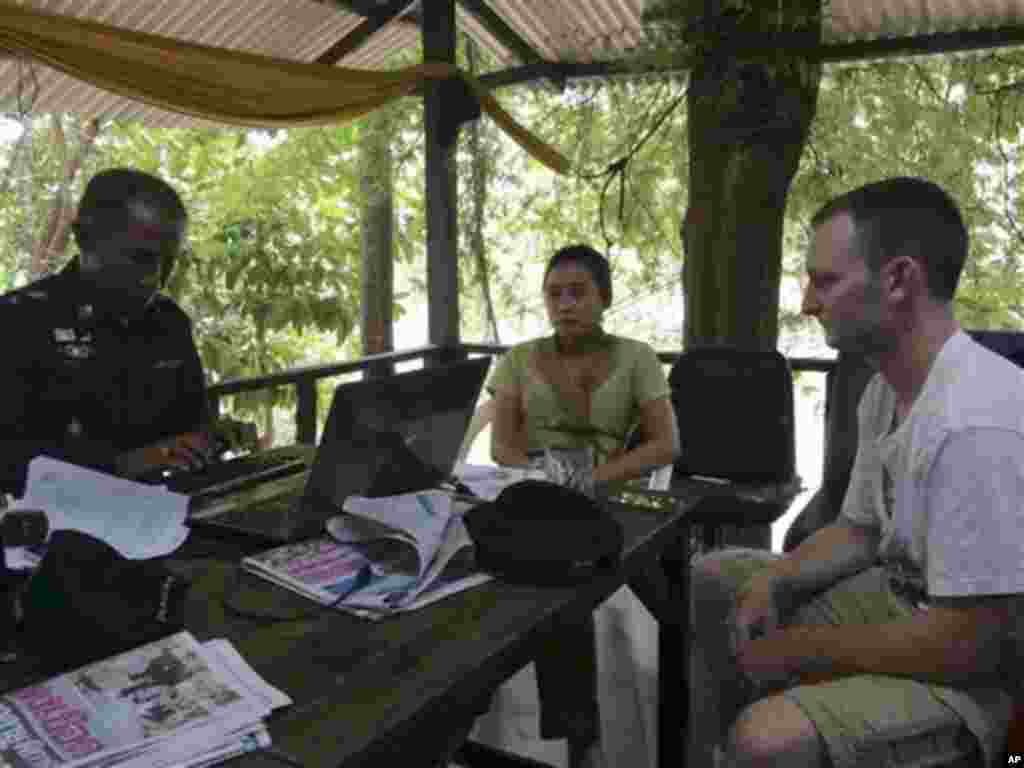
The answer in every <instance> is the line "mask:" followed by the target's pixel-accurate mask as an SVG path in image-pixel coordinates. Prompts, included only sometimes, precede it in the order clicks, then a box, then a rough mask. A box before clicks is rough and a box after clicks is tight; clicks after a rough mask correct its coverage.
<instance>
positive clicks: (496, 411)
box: [488, 245, 679, 766]
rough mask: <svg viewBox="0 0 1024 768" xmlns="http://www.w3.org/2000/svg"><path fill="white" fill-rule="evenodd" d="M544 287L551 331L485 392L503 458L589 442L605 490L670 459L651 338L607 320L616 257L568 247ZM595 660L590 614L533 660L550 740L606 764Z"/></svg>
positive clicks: (664, 401) (517, 459)
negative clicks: (610, 328)
mask: <svg viewBox="0 0 1024 768" xmlns="http://www.w3.org/2000/svg"><path fill="white" fill-rule="evenodd" d="M543 287H544V304H545V307H546V308H547V312H548V319H549V320H550V321H551V325H552V326H553V327H554V334H553V335H551V336H547V337H544V338H540V339H534V340H532V341H528V342H525V343H523V344H519V345H517V346H515V347H513V348H512V349H511V350H509V351H508V352H507V353H506V354H505V355H503V356H502V358H501V360H500V362H499V363H498V366H497V368H496V369H495V371H494V374H493V376H492V378H491V381H490V385H489V387H488V388H489V389H490V391H491V393H492V394H493V396H494V397H493V400H492V406H491V407H492V408H493V426H492V431H491V456H492V458H493V459H494V461H495V462H497V463H498V464H502V465H511V466H525V465H527V464H529V462H530V459H531V457H532V456H533V455H536V454H537V453H539V452H542V451H543V450H544V449H545V448H581V447H586V446H589V447H590V448H592V450H593V454H594V462H595V469H594V473H593V478H592V479H593V483H594V485H595V486H598V487H600V486H602V485H606V484H608V483H614V482H617V481H621V480H628V479H630V478H634V477H640V476H642V475H644V474H647V473H649V472H650V471H651V470H652V469H654V468H656V467H659V466H663V465H665V464H670V463H672V461H673V460H674V459H675V458H676V456H677V455H678V453H679V432H678V427H677V425H676V419H675V413H674V411H673V409H672V404H671V402H670V401H669V388H668V382H667V380H666V378H665V373H664V371H663V369H662V367H661V363H660V362H659V361H658V358H657V356H656V355H655V353H654V350H653V349H651V347H650V346H649V345H647V344H644V343H643V342H640V341H635V340H633V339H626V338H623V337H621V336H615V335H612V334H610V333H606V332H605V331H604V329H603V328H602V327H601V320H602V316H603V314H604V311H605V310H606V309H608V307H609V306H610V305H611V301H612V283H611V271H610V269H609V266H608V262H607V260H606V259H605V258H604V256H602V255H601V254H600V253H598V252H597V251H595V250H594V249H593V248H591V247H589V246H586V245H571V246H567V247H565V248H562V249H560V250H559V251H557V252H556V253H555V254H554V256H552V257H551V260H550V261H549V262H548V265H547V269H546V270H545V272H544V283H543ZM634 428H635V429H637V431H638V436H639V439H638V440H636V441H633V443H632V445H631V447H630V448H629V450H626V438H627V435H629V434H630V432H631V431H632V430H633V429H634ZM596 667H597V664H596V660H595V649H594V623H593V619H592V618H590V619H589V620H588V621H586V622H583V623H581V624H576V625H572V626H562V627H560V628H558V630H557V631H556V632H555V634H553V635H552V643H551V646H550V648H549V649H548V651H546V652H545V653H544V654H543V655H540V656H539V657H538V658H537V660H536V670H537V685H538V689H539V695H540V704H541V736H542V737H543V738H547V739H558V738H567V739H568V740H569V762H570V765H571V766H574V765H597V764H600V762H601V757H600V755H601V752H600V747H599V743H600V742H599V738H598V736H599V722H600V721H599V716H598V708H597V691H596V687H597V686H596Z"/></svg>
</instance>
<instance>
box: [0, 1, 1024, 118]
mask: <svg viewBox="0 0 1024 768" xmlns="http://www.w3.org/2000/svg"><path fill="white" fill-rule="evenodd" d="M22 4H23V5H27V6H29V7H33V8H37V9H39V10H44V11H50V12H54V13H61V14H70V15H75V16H80V17H84V18H89V19H93V20H96V21H101V22H105V23H109V24H114V25H117V26H122V27H127V28H130V29H135V30H140V31H145V32H152V33H156V34H161V35H167V36H170V37H177V38H181V39H183V40H189V41H193V42H199V43H204V44H208V45H216V46H223V47H230V48H236V49H239V50H244V51H252V52H257V53H263V54H267V55H271V56H280V57H284V58H290V59H295V60H299V61H313V60H314V59H316V58H317V57H318V56H320V55H321V54H322V53H324V52H325V51H326V50H327V49H328V48H330V47H331V45H333V44H334V43H336V42H337V41H338V40H340V39H342V38H343V37H344V36H345V35H346V34H348V33H349V32H351V31H352V30H353V29H355V27H357V26H358V25H359V24H360V22H361V21H362V19H361V18H360V17H359V16H356V15H354V14H351V13H346V12H344V11H342V10H340V9H339V8H338V6H337V5H335V4H334V3H333V2H331V1H330V0H322V1H321V2H314V0H247V1H246V2H244V3H240V2H238V0H24V2H23V3H22ZM488 5H489V6H490V7H491V8H492V9H493V10H494V11H495V13H497V14H498V15H499V16H500V17H501V18H502V19H503V20H504V21H505V22H506V23H507V24H508V26H509V27H511V28H512V29H514V30H515V31H516V32H517V33H518V34H519V35H520V37H522V38H523V39H524V40H525V41H526V42H527V43H528V44H529V45H530V46H531V47H532V48H533V49H534V50H535V51H536V52H537V53H539V54H540V55H541V56H542V57H543V58H544V59H546V60H549V61H562V62H583V63H585V62H592V61H595V60H602V59H614V58H619V57H622V56H624V55H626V54H628V53H629V51H631V50H632V49H635V48H636V47H637V46H639V45H640V44H641V43H642V41H643V25H642V22H641V18H642V14H643V8H644V0H488ZM458 22H459V24H460V26H461V28H462V29H463V30H464V31H465V32H466V33H468V34H469V35H470V36H471V37H473V38H474V39H475V40H476V41H477V42H478V43H479V44H480V45H482V46H483V47H484V48H486V49H487V50H488V51H489V52H490V53H491V54H492V55H493V56H494V57H495V58H496V59H497V60H498V61H499V62H501V66H502V67H507V66H514V65H516V64H518V63H520V62H518V61H517V60H516V59H515V57H514V55H513V54H512V53H511V52H510V51H509V50H508V49H507V48H506V47H504V46H503V45H502V44H501V43H500V42H499V41H498V39H497V38H496V37H495V36H494V35H492V34H490V33H489V32H488V31H487V30H486V29H485V28H484V26H483V25H482V24H481V23H480V22H479V21H478V20H477V19H476V18H475V17H474V16H472V15H471V14H469V13H467V12H465V11H463V10H462V9H461V8H460V9H459V12H458ZM1013 25H1018V26H1024V0H831V2H829V3H828V11H827V18H826V21H825V24H824V29H823V36H824V39H825V41H826V42H837V43H842V42H852V41H861V40H875V39H879V38H887V37H902V36H907V35H917V34H931V33H937V32H951V31H958V30H985V29H993V28H998V27H1004V26H1013ZM419 40H420V36H419V31H418V29H417V28H416V27H415V26H414V25H413V24H412V23H410V22H408V21H403V20H396V21H393V22H392V23H390V24H389V25H387V26H386V27H384V28H383V29H381V30H379V31H378V32H377V33H376V34H374V35H373V37H372V38H371V39H370V40H369V42H368V43H367V44H366V45H364V46H363V47H362V48H360V49H359V50H357V51H355V52H354V53H352V54H351V55H349V56H347V57H346V58H345V59H343V60H342V61H341V62H339V64H341V65H343V66H347V67H357V68H371V69H376V68H383V67H384V66H386V61H387V58H388V56H389V55H390V54H392V53H394V52H395V51H396V50H400V49H404V48H408V47H412V46H416V45H418V43H419ZM25 70H26V65H25V63H24V62H18V61H16V60H10V59H8V60H6V61H4V62H3V63H0V109H3V110H4V111H7V112H13V111H16V110H17V105H18V96H19V84H21V85H22V86H24V84H25V82H26V81H25V79H24V78H23V77H22V76H21V75H23V74H24V72H25ZM32 71H33V72H34V74H35V77H36V79H37V82H38V85H39V96H38V99H37V100H36V102H35V104H34V106H33V111H35V112H49V111H67V112H77V113H80V114H85V115H95V116H102V117H107V118H112V117H137V118H140V119H142V120H145V121H146V122H149V123H151V124H158V125H185V124H194V123H195V122H196V121H195V120H193V119H192V118H186V117H184V116H181V115H176V114H170V113H167V112H163V111H161V110H157V109H154V108H152V107H148V106H145V105H142V104H138V103H136V102H131V101H128V100H126V99H123V98H120V97H116V96H113V95H111V94H109V93H106V92H104V91H100V90H98V89H96V88H94V87H92V86H89V85H86V84H84V83H81V82H79V81H76V80H72V79H70V78H68V77H66V76H65V75H62V74H60V73H57V72H55V71H53V70H51V69H49V68H47V67H43V66H32Z"/></svg>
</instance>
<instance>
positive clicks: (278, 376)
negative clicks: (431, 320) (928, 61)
mask: <svg viewBox="0 0 1024 768" xmlns="http://www.w3.org/2000/svg"><path fill="white" fill-rule="evenodd" d="M508 349H509V347H508V345H501V344H461V345H459V346H456V347H438V346H432V345H431V346H425V347H414V348H412V349H406V350H401V351H399V352H388V353H386V354H381V355H370V356H367V357H361V358H359V359H358V360H350V361H347V362H343V363H327V364H324V365H310V366H303V367H301V368H292V369H290V370H287V371H282V372H281V373H274V374H268V375H266V376H254V377H252V378H246V379H231V380H229V381H223V382H218V383H217V384H213V385H211V386H210V388H209V389H208V393H209V396H210V402H211V406H212V408H213V412H214V413H219V410H220V409H219V406H220V400H221V398H223V397H225V396H228V395H234V394H238V393H240V392H251V391H255V390H264V389H276V388H277V387H282V386H294V387H295V390H296V392H295V395H296V408H295V435H296V441H297V442H300V443H307V444H309V445H313V444H315V443H316V425H317V388H316V387H317V382H318V381H319V380H320V379H326V378H330V377H333V376H340V375H344V374H350V373H359V372H361V373H362V374H363V376H364V377H367V376H370V377H376V376H387V375H390V374H391V373H393V372H394V366H395V364H396V363H402V362H408V361H415V360H422V361H423V363H424V365H443V364H445V363H449V362H454V361H455V360H461V359H464V358H466V357H468V356H470V355H472V356H476V355H492V356H498V355H501V354H504V353H505V352H506V351H507V350H508ZM658 359H659V360H661V362H662V363H664V364H665V365H671V364H672V363H674V362H675V361H676V360H677V359H679V353H678V352H659V353H658ZM789 363H790V367H791V368H792V369H793V371H795V372H801V371H811V372H816V373H825V374H830V373H831V371H832V370H833V369H834V368H835V361H834V360H824V359H819V358H807V357H791V358H789ZM825 391H826V408H827V407H828V399H827V398H828V394H827V393H828V388H827V387H826V390H825ZM823 428H824V427H823Z"/></svg>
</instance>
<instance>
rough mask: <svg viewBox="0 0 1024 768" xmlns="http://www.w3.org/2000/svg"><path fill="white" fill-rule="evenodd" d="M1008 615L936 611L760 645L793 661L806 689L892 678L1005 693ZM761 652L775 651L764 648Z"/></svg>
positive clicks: (819, 629)
mask: <svg viewBox="0 0 1024 768" xmlns="http://www.w3.org/2000/svg"><path fill="white" fill-rule="evenodd" d="M1006 631H1007V621H1006V612H1005V611H1001V610H1000V609H999V608H997V607H993V608H989V607H983V608H978V609H971V610H951V609H946V608H941V607H937V606H932V607H931V608H930V609H929V610H928V611H923V612H921V613H918V614H915V615H914V616H912V617H908V618H906V619H901V620H898V621H893V622H889V623H886V624H873V625H866V624H858V625H848V626H842V627H833V626H797V627H790V628H787V629H784V630H782V631H780V632H778V633H777V634H775V635H772V636H769V637H765V638H762V639H760V640H756V641H753V642H754V643H771V644H772V645H774V646H775V651H776V652H778V653H780V654H783V655H785V656H788V657H789V658H790V659H791V660H792V661H791V662H790V665H789V666H790V668H791V670H792V671H793V673H794V674H795V675H796V677H797V679H798V680H799V681H800V682H801V683H805V684H806V683H816V682H822V681H825V680H830V679H835V678H838V677H845V676H849V675H863V674H874V675H890V676H895V677H909V678H913V679H915V680H920V681H921V682H927V683H933V684H936V685H950V686H965V685H971V686H998V685H1001V684H1004V683H1006V682H1007V681H1005V680H1003V679H1002V678H1003V673H1002V672H1001V670H1002V668H1003V665H1004V664H1005V662H1006V659H1005V658H1004V656H1005V655H1006V653H1007V645H1008V644H1007V643H1006V642H1005V639H1004V636H1005V633H1006ZM759 650H760V651H761V652H764V651H767V652H772V649H769V648H762V649H759Z"/></svg>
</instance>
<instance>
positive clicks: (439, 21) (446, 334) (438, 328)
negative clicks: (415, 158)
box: [422, 0, 459, 346]
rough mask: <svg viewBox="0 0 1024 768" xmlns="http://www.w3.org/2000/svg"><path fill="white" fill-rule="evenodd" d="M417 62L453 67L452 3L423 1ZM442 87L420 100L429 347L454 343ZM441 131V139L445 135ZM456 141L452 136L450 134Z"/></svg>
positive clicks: (454, 278) (451, 145)
mask: <svg viewBox="0 0 1024 768" xmlns="http://www.w3.org/2000/svg"><path fill="white" fill-rule="evenodd" d="M422 18H423V58H424V59H426V60H429V61H446V62H449V63H452V64H454V63H455V0H423V5H422ZM444 94H445V89H444V88H443V87H442V84H441V83H440V82H435V83H431V84H429V85H428V86H427V88H426V92H425V94H424V99H423V124H424V128H425V130H426V152H427V157H426V179H427V183H426V187H427V189H426V193H427V313H428V321H427V336H428V341H429V342H430V343H431V344H437V345H440V346H453V345H455V344H458V343H459V279H458V250H457V244H458V234H457V229H456V225H457V220H456V215H455V214H456V210H457V201H458V188H457V181H456V173H455V146H456V143H457V138H452V132H445V131H442V130H441V125H442V121H443V115H444V111H445V110H444ZM446 133H447V136H446ZM454 135H455V137H457V135H458V132H457V131H455V132H454Z"/></svg>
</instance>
